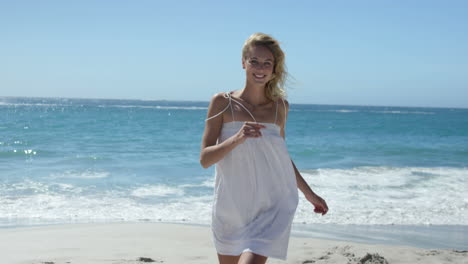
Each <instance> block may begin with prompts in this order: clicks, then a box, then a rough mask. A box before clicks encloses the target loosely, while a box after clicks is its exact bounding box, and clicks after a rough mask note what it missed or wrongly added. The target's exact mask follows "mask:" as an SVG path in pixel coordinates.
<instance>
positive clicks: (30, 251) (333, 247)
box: [0, 222, 468, 264]
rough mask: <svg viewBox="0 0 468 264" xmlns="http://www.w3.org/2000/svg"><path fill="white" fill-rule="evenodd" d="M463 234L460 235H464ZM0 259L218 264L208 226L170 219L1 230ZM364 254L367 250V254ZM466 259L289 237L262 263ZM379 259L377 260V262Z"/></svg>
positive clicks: (465, 257)
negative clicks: (283, 249)
mask: <svg viewBox="0 0 468 264" xmlns="http://www.w3.org/2000/svg"><path fill="white" fill-rule="evenodd" d="M463 235H464V234H463ZM0 247H1V248H2V249H4V250H5V252H4V253H3V254H2V262H4V263H11V264H16V263H18V264H20V263H21V264H22V263H29V264H36V263H37V264H39V263H54V264H61V263H63V264H65V263H69V264H73V263H80V264H86V263H90V264H91V263H115V264H129V263H143V261H138V259H139V258H150V259H152V260H154V261H155V263H200V264H201V263H217V257H216V251H215V249H214V246H213V243H212V240H211V230H210V229H209V227H207V226H203V225H192V224H186V223H182V224H170V223H149V222H148V223H145V222H140V223H93V224H62V225H46V226H30V227H15V228H1V229H0ZM368 253H369V254H370V255H368ZM366 257H367V258H373V261H374V260H375V261H377V262H373V263H385V262H384V261H383V260H384V259H385V260H386V261H388V263H392V264H393V263H468V250H454V249H423V248H417V247H410V246H401V245H398V246H395V245H382V244H375V243H373V242H368V243H358V242H350V241H341V240H334V239H322V238H320V239H318V238H311V237H302V236H297V234H295V232H294V231H293V236H291V239H290V244H289V250H288V259H287V261H281V260H276V259H269V261H268V262H267V263H317V264H319V263H359V261H361V260H362V259H363V258H366ZM378 261H381V262H378Z"/></svg>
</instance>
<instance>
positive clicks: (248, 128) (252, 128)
mask: <svg viewBox="0 0 468 264" xmlns="http://www.w3.org/2000/svg"><path fill="white" fill-rule="evenodd" d="M262 128H265V126H264V125H261V124H259V123H254V122H245V123H244V125H243V126H242V127H241V128H240V129H239V131H238V132H237V133H236V135H235V138H236V141H238V143H239V144H240V143H243V142H244V141H245V140H246V139H247V138H258V137H261V136H262V132H261V131H260V129H262Z"/></svg>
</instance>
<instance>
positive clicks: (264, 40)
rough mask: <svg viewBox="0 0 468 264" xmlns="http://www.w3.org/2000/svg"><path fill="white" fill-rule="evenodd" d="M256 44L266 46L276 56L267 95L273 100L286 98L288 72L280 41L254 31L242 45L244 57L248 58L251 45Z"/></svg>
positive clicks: (266, 91) (267, 85)
mask: <svg viewBox="0 0 468 264" xmlns="http://www.w3.org/2000/svg"><path fill="white" fill-rule="evenodd" d="M254 46H263V47H266V48H267V49H269V50H270V51H271V53H273V57H274V58H275V65H274V68H273V78H272V79H271V80H270V81H268V82H267V84H266V87H265V88H266V89H265V96H266V97H267V98H268V99H270V100H272V101H276V100H278V99H279V98H281V99H284V98H285V97H286V90H285V83H286V78H287V77H288V72H287V69H286V64H285V55H284V52H283V50H282V49H281V47H280V45H279V42H278V41H277V40H276V39H274V38H273V37H272V36H270V35H267V34H264V33H254V34H252V35H251V36H250V37H249V38H248V39H247V40H246V41H245V43H244V46H243V47H242V58H244V59H246V57H247V55H248V52H249V51H250V47H254Z"/></svg>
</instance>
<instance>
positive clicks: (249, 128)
mask: <svg viewBox="0 0 468 264" xmlns="http://www.w3.org/2000/svg"><path fill="white" fill-rule="evenodd" d="M228 105H229V99H228V98H226V97H224V94H223V93H219V94H215V95H214V96H213V98H212V99H211V102H210V106H209V107H208V114H207V116H208V118H209V117H212V116H215V115H217V114H219V113H221V112H222V111H223V110H225V109H226V107H227V106H228ZM223 116H224V113H223V114H220V115H219V116H217V117H215V118H212V119H209V120H207V121H206V122H205V131H204V132H203V138H202V146H201V152H200V164H201V165H202V166H203V168H208V167H210V166H211V165H213V164H215V163H216V162H218V161H220V160H221V159H223V158H224V156H226V154H228V153H229V152H230V151H232V150H233V149H234V148H235V147H236V146H238V145H239V144H242V143H243V142H244V141H245V140H246V139H247V138H249V137H259V136H261V132H260V129H261V128H264V127H265V126H263V125H260V124H256V123H250V122H246V123H245V124H244V125H243V126H242V128H241V129H240V130H239V132H237V133H236V134H235V135H233V136H232V137H230V138H228V139H226V140H225V141H223V142H222V143H220V144H216V143H217V140H218V137H219V135H220V133H221V128H222V126H223V123H224V117H223Z"/></svg>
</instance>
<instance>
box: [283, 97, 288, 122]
mask: <svg viewBox="0 0 468 264" xmlns="http://www.w3.org/2000/svg"><path fill="white" fill-rule="evenodd" d="M281 101H282V102H283V106H284V122H285V123H286V120H287V119H288V112H287V111H286V103H285V102H284V99H283V98H281Z"/></svg>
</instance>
